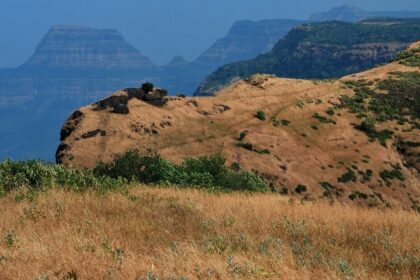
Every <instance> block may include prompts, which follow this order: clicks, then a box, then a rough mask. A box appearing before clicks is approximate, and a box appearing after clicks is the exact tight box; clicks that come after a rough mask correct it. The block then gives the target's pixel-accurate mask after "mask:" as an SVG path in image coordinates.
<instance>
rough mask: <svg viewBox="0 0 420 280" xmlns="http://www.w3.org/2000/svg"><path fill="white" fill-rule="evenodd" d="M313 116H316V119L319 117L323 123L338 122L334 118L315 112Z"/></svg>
mask: <svg viewBox="0 0 420 280" xmlns="http://www.w3.org/2000/svg"><path fill="white" fill-rule="evenodd" d="M312 117H313V118H315V119H317V120H318V121H320V122H322V123H326V124H329V123H332V124H337V123H336V122H335V121H334V120H333V119H329V118H327V117H324V116H321V115H320V114H318V113H315V114H314V115H313V116H312Z"/></svg>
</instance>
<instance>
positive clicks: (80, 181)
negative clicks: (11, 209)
mask: <svg viewBox="0 0 420 280" xmlns="http://www.w3.org/2000/svg"><path fill="white" fill-rule="evenodd" d="M126 183H127V182H126V181H125V180H122V179H112V178H110V177H103V176H95V175H94V174H93V173H92V172H91V171H87V170H78V169H73V168H68V167H65V166H61V165H56V164H48V163H44V162H41V161H36V160H29V161H11V160H5V161H3V162H1V163H0V195H1V194H3V195H4V194H6V193H8V192H10V191H12V190H16V189H19V188H22V187H27V188H28V189H29V190H31V191H39V190H45V189H48V188H52V187H63V188H67V189H71V190H75V191H83V190H87V189H95V190H98V191H102V190H108V189H115V188H120V187H122V186H123V185H124V184H126Z"/></svg>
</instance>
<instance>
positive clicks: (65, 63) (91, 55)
mask: <svg viewBox="0 0 420 280" xmlns="http://www.w3.org/2000/svg"><path fill="white" fill-rule="evenodd" d="M152 66H153V63H152V62H151V61H150V60H149V59H148V58H147V57H145V56H144V55H143V54H141V53H140V52H139V51H138V50H137V49H135V48H134V47H133V46H132V45H130V44H129V43H127V41H125V39H124V38H123V36H122V35H121V34H120V33H119V32H117V31H116V30H113V29H103V30H102V29H92V28H86V27H78V26H64V25H63V26H54V27H52V28H51V29H50V30H49V32H48V33H47V34H46V35H45V37H44V38H43V39H42V41H41V43H40V44H39V45H38V47H37V48H36V50H35V53H34V55H33V56H32V57H31V58H30V59H29V60H28V61H27V62H26V63H25V64H24V65H23V66H22V67H23V68H32V67H37V68H96V69H110V68H142V67H152Z"/></svg>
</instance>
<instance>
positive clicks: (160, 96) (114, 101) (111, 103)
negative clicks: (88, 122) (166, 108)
mask: <svg viewBox="0 0 420 280" xmlns="http://www.w3.org/2000/svg"><path fill="white" fill-rule="evenodd" d="M167 95H168V92H167V91H166V90H164V89H160V88H155V89H153V90H152V91H150V92H145V91H144V90H143V89H141V88H126V89H123V90H122V91H121V92H120V93H118V94H115V95H112V96H110V97H108V98H106V99H103V100H101V101H99V102H97V103H95V106H96V107H95V108H94V110H95V111H102V110H106V109H108V108H110V109H111V112H112V113H115V114H123V115H126V114H128V113H130V110H129V108H128V101H130V100H131V99H133V98H136V99H138V100H142V101H145V102H147V103H149V104H152V105H155V106H163V105H165V104H166V102H167V99H166V96H167Z"/></svg>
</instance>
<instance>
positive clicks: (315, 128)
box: [311, 124, 319, 130]
mask: <svg viewBox="0 0 420 280" xmlns="http://www.w3.org/2000/svg"><path fill="white" fill-rule="evenodd" d="M311 128H312V129H313V130H318V129H319V128H318V126H316V125H314V124H313V125H311Z"/></svg>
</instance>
